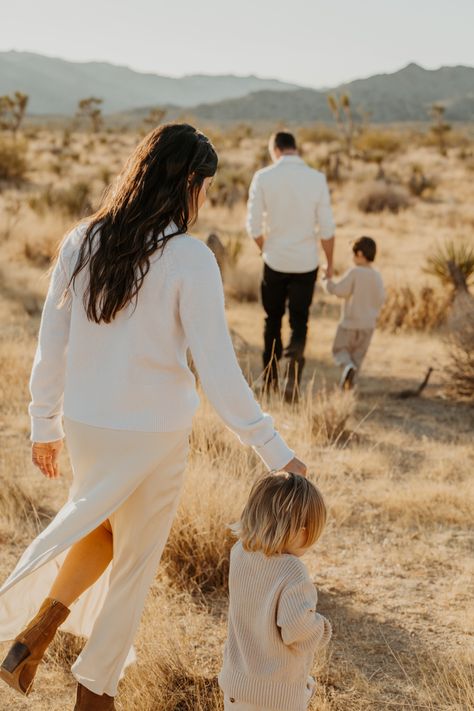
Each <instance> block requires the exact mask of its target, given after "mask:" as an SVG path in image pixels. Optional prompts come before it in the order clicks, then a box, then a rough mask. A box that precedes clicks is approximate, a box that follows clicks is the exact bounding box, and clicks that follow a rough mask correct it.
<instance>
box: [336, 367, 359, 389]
mask: <svg viewBox="0 0 474 711" xmlns="http://www.w3.org/2000/svg"><path fill="white" fill-rule="evenodd" d="M356 372H357V368H356V367H355V365H354V363H349V364H348V365H346V367H345V368H344V370H343V371H342V375H341V382H340V383H339V385H340V387H341V389H342V390H352V388H353V387H354V378H355V375H356Z"/></svg>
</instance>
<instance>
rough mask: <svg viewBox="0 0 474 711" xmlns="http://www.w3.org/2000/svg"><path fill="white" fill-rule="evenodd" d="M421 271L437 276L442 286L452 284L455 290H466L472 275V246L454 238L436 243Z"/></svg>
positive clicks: (473, 249)
mask: <svg viewBox="0 0 474 711" xmlns="http://www.w3.org/2000/svg"><path fill="white" fill-rule="evenodd" d="M423 271H424V272H426V273H427V274H432V275H433V276H435V277H437V278H438V279H439V280H440V281H441V283H442V284H443V286H452V287H453V289H454V291H455V292H456V291H459V292H468V290H469V284H470V282H471V280H472V278H473V276H474V248H473V247H471V245H470V244H468V243H467V242H465V241H459V242H455V241H454V240H450V241H447V242H445V243H444V244H441V245H438V246H437V247H435V249H434V250H433V252H432V254H431V255H430V256H429V257H428V259H427V260H426V265H425V267H424V269H423Z"/></svg>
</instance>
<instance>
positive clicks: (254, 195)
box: [247, 172, 265, 239]
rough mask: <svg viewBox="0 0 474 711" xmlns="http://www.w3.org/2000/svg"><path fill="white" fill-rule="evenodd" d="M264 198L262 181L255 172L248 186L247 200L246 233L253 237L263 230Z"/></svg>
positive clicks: (259, 234) (258, 235) (261, 233)
mask: <svg viewBox="0 0 474 711" xmlns="http://www.w3.org/2000/svg"><path fill="white" fill-rule="evenodd" d="M264 215H265V200H264V196H263V188H262V181H261V178H260V175H259V173H258V172H257V173H255V175H254V176H253V178H252V182H251V184H250V188H249V199H248V202H247V233H248V235H249V236H250V237H252V238H253V239H255V238H256V237H260V236H261V235H263V231H264V224H263V223H264Z"/></svg>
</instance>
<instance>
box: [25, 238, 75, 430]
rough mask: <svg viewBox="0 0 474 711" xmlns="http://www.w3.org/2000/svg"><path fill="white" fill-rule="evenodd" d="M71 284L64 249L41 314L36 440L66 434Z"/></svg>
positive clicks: (33, 385)
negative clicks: (67, 293)
mask: <svg viewBox="0 0 474 711" xmlns="http://www.w3.org/2000/svg"><path fill="white" fill-rule="evenodd" d="M67 284H68V276H67V270H66V266H65V263H64V254H63V249H62V250H61V252H60V254H59V257H58V259H57V261H56V264H55V266H54V269H53V271H52V275H51V279H50V283H49V288H48V293H47V296H46V301H45V302H44V306H43V311H42V315H41V323H40V328H39V334H38V344H37V348H36V353H35V357H34V361H33V367H32V370H31V376H30V383H29V385H30V393H31V401H30V404H29V406H28V412H29V414H30V418H31V435H30V439H31V441H33V442H53V441H55V440H58V439H62V438H63V437H64V431H63V426H62V411H63V395H64V379H65V372H66V352H67V344H68V339H69V324H70V308H69V304H68V300H67V299H66V300H65V303H63V304H62V305H61V306H60V302H61V298H62V296H63V294H64V291H65V289H66V287H67Z"/></svg>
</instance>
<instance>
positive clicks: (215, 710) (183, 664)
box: [120, 590, 222, 711]
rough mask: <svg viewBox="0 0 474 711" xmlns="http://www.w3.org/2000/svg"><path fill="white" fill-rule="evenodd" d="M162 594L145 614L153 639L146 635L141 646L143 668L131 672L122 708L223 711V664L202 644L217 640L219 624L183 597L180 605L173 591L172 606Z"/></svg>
mask: <svg viewBox="0 0 474 711" xmlns="http://www.w3.org/2000/svg"><path fill="white" fill-rule="evenodd" d="M160 592H161V594H160V597H159V598H158V599H157V600H156V602H155V601H154V602H153V603H152V604H150V605H149V606H148V607H147V609H146V610H145V615H144V617H145V619H144V624H143V627H144V629H146V630H148V631H149V630H152V634H150V633H149V632H148V634H147V636H146V642H145V643H144V644H142V645H141V649H140V658H141V660H142V663H141V664H139V665H136V664H133V665H132V666H131V667H130V668H129V669H128V671H127V674H126V677H125V680H124V683H123V686H122V688H121V694H120V697H121V701H122V704H123V708H124V709H125V708H126V709H127V711H158V709H159V711H222V692H221V691H220V689H219V686H218V682H217V674H216V672H217V669H218V664H219V659H218V658H216V657H217V655H212V654H211V655H210V654H209V651H208V649H206V646H207V645H204V644H203V643H202V641H203V639H206V643H209V641H210V638H211V639H212V638H213V637H214V633H215V631H216V628H217V627H218V626H217V625H216V621H215V619H213V618H210V616H209V615H208V614H206V611H203V610H202V609H201V608H200V607H199V606H198V605H196V604H195V601H193V600H192V599H189V597H187V596H184V595H181V596H179V601H178V596H177V594H176V591H175V590H173V592H172V596H173V602H172V603H170V600H169V596H168V595H167V594H166V593H164V591H163V590H161V591H160ZM177 604H178V605H179V606H178V607H177ZM176 619H177V622H178V623H177V624H176ZM170 622H172V624H171V626H170ZM210 626H211V627H210ZM219 637H220V636H219ZM221 644H222V643H221ZM221 644H220V645H219V647H220V646H221ZM219 651H220V649H219Z"/></svg>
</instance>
